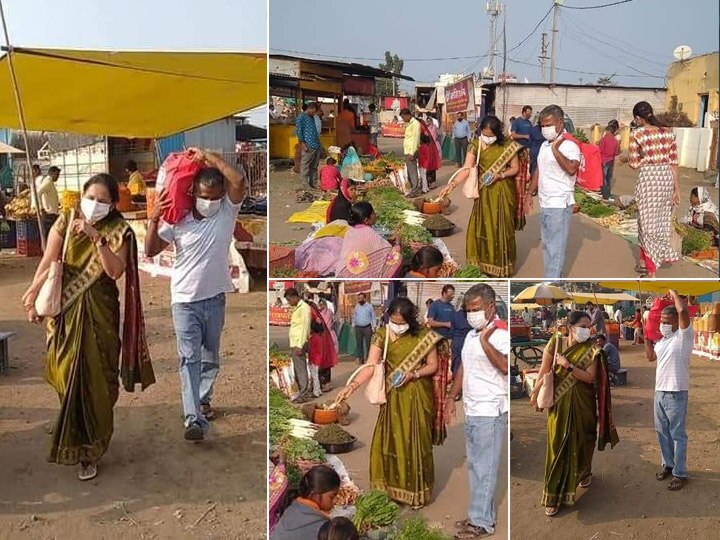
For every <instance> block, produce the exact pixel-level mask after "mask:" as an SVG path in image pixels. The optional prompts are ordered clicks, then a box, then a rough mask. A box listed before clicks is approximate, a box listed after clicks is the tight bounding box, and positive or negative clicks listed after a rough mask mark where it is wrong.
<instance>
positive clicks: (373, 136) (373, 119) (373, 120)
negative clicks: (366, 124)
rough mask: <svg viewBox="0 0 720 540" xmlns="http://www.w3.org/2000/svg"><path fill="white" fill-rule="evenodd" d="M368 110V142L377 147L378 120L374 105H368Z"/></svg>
mask: <svg viewBox="0 0 720 540" xmlns="http://www.w3.org/2000/svg"><path fill="white" fill-rule="evenodd" d="M368 110H369V111H370V142H371V143H373V144H374V145H375V146H377V140H378V133H380V118H379V117H378V113H377V107H375V104H374V103H371V104H370V106H369V107H368Z"/></svg>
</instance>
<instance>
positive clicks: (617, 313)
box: [613, 304, 623, 324]
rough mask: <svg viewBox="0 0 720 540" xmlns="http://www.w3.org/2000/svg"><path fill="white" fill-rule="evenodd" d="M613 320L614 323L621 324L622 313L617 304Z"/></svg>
mask: <svg viewBox="0 0 720 540" xmlns="http://www.w3.org/2000/svg"><path fill="white" fill-rule="evenodd" d="M613 318H614V319H615V322H616V323H618V324H622V322H623V312H622V309H621V308H620V304H618V307H617V309H616V310H615V315H614V317H613Z"/></svg>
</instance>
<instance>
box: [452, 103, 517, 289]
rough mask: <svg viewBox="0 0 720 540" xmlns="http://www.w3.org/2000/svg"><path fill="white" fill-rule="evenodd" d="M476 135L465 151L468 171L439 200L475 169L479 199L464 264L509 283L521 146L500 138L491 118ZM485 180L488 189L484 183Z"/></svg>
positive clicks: (499, 129) (495, 121) (500, 132)
mask: <svg viewBox="0 0 720 540" xmlns="http://www.w3.org/2000/svg"><path fill="white" fill-rule="evenodd" d="M480 130H481V135H480V138H479V139H475V140H474V141H472V142H471V143H470V145H469V147H468V154H467V158H466V160H465V167H466V168H467V169H466V170H465V171H463V172H461V173H460V174H458V175H457V176H456V177H455V179H454V180H453V181H452V182H451V183H450V184H448V185H447V186H446V187H445V189H443V191H442V195H447V194H449V193H450V192H451V191H452V190H453V189H455V188H456V187H457V186H458V185H460V184H461V183H463V182H464V181H465V180H466V179H467V177H468V174H469V170H470V169H472V168H473V167H475V163H476V162H477V163H478V178H479V183H480V185H479V186H478V194H479V197H478V198H477V199H475V204H474V205H473V209H472V214H471V215H470V222H469V223H468V228H467V236H466V243H465V258H466V261H467V264H469V265H474V266H477V267H478V268H480V270H482V272H483V273H485V274H487V275H489V276H493V277H510V276H512V275H513V274H514V273H515V260H516V257H517V253H516V243H515V231H516V230H522V229H523V227H524V226H525V216H524V215H520V216H518V212H517V205H518V199H517V193H516V189H517V186H516V184H515V176H516V175H517V174H518V172H519V171H520V164H519V161H518V152H519V151H520V150H521V149H522V146H521V145H519V144H518V143H516V142H514V141H511V140H508V139H506V138H505V135H504V133H503V130H502V123H501V122H500V120H499V119H498V118H496V117H495V116H486V117H485V118H483V120H482V122H481V123H480ZM478 152H480V156H479V159H478ZM485 176H487V177H488V179H489V182H490V183H489V184H484V183H483V181H482V179H483V177H485Z"/></svg>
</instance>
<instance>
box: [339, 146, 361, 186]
mask: <svg viewBox="0 0 720 540" xmlns="http://www.w3.org/2000/svg"><path fill="white" fill-rule="evenodd" d="M340 174H341V176H342V177H343V178H350V179H351V180H357V181H359V182H362V181H364V176H365V175H364V172H363V166H362V163H361V162H360V157H359V156H358V154H357V152H356V151H355V148H353V147H352V146H351V147H350V148H348V149H347V152H346V154H345V159H343V162H342V167H341V168H340Z"/></svg>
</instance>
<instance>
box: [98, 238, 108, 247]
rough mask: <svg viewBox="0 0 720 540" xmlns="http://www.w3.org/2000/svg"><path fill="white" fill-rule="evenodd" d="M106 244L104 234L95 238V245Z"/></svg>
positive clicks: (104, 245) (105, 245)
mask: <svg viewBox="0 0 720 540" xmlns="http://www.w3.org/2000/svg"><path fill="white" fill-rule="evenodd" d="M107 244H108V241H107V238H105V237H104V236H101V237H100V238H98V239H97V240H95V245H96V246H97V247H107Z"/></svg>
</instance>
